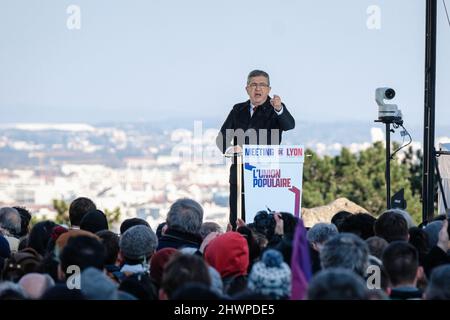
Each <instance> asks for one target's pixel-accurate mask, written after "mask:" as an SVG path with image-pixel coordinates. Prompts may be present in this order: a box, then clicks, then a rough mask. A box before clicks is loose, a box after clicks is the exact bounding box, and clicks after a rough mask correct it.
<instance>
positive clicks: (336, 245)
mask: <svg viewBox="0 0 450 320" xmlns="http://www.w3.org/2000/svg"><path fill="white" fill-rule="evenodd" d="M320 261H321V264H322V268H324V269H328V268H345V269H349V270H352V271H354V272H355V273H357V274H359V275H360V276H361V277H365V276H366V271H367V270H366V269H367V266H368V263H369V246H368V245H367V243H365V242H364V240H362V239H361V238H359V237H358V236H356V235H354V234H352V233H340V234H338V235H336V236H334V237H333V238H331V239H330V240H328V241H327V242H325V244H324V246H323V248H322V250H321V251H320Z"/></svg>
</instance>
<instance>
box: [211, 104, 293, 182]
mask: <svg viewBox="0 0 450 320" xmlns="http://www.w3.org/2000/svg"><path fill="white" fill-rule="evenodd" d="M294 127H295V120H294V118H293V117H292V115H291V114H290V113H289V111H288V109H287V108H286V106H285V105H284V104H283V113H282V114H281V115H278V114H277V113H276V112H275V110H274V108H273V107H272V105H271V104H270V97H268V98H267V100H266V102H264V104H262V105H261V106H259V107H258V108H256V110H255V112H254V113H253V116H252V117H250V100H248V101H246V102H243V103H238V104H236V105H235V106H234V107H233V109H232V110H231V112H230V113H229V114H228V117H227V119H226V120H225V122H224V123H223V125H222V128H221V129H220V132H219V134H218V136H217V138H216V144H217V146H218V147H219V149H220V150H221V151H222V153H225V151H226V149H227V148H228V147H230V146H232V145H240V146H241V147H242V145H243V144H268V145H270V144H280V143H281V137H282V132H283V131H287V130H290V129H293V128H294ZM239 129H240V130H239ZM260 129H266V130H260ZM235 163H236V159H234V162H233V165H231V168H230V183H236V165H235Z"/></svg>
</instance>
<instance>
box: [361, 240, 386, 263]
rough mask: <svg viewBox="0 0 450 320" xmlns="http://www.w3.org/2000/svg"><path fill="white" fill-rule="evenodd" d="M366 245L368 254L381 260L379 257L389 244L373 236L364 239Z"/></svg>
mask: <svg viewBox="0 0 450 320" xmlns="http://www.w3.org/2000/svg"><path fill="white" fill-rule="evenodd" d="M366 243H367V244H368V246H369V251H370V254H371V255H373V256H375V257H377V258H378V259H380V260H381V257H382V256H383V251H384V249H386V248H387V246H388V245H389V243H388V242H387V241H386V240H384V239H383V238H380V237H377V236H373V237H370V238H368V239H366Z"/></svg>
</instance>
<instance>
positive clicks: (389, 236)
mask: <svg viewBox="0 0 450 320" xmlns="http://www.w3.org/2000/svg"><path fill="white" fill-rule="evenodd" d="M374 231H375V235H376V236H378V237H381V238H383V239H385V240H386V241H387V242H392V241H398V240H403V241H408V238H409V233H408V224H407V222H406V220H405V218H404V217H403V216H402V215H401V214H399V213H396V212H393V211H389V210H388V211H385V212H384V213H383V214H382V215H381V216H380V217H378V219H377V220H376V221H375V226H374Z"/></svg>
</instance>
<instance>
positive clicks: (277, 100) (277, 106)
mask: <svg viewBox="0 0 450 320" xmlns="http://www.w3.org/2000/svg"><path fill="white" fill-rule="evenodd" d="M270 104H271V105H272V107H274V109H275V110H276V111H278V112H280V111H281V108H282V107H283V105H282V104H281V98H280V97H279V96H277V95H274V96H273V98H272V99H270Z"/></svg>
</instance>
